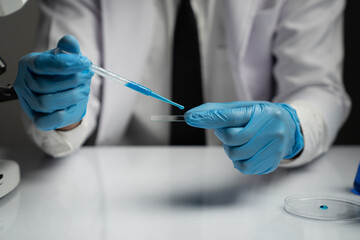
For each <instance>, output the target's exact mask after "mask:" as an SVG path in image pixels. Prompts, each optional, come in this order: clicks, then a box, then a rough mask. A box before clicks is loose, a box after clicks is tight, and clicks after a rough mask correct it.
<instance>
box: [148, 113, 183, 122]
mask: <svg viewBox="0 0 360 240" xmlns="http://www.w3.org/2000/svg"><path fill="white" fill-rule="evenodd" d="M150 121H152V122H185V119H184V115H152V116H150Z"/></svg>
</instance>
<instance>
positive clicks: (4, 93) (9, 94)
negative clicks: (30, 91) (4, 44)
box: [0, 57, 18, 102]
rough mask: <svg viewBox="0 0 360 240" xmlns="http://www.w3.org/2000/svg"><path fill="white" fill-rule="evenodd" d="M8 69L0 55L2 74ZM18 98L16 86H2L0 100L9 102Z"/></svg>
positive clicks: (0, 71) (0, 87) (0, 72)
mask: <svg viewBox="0 0 360 240" xmlns="http://www.w3.org/2000/svg"><path fill="white" fill-rule="evenodd" d="M5 71H6V63H5V61H4V60H2V59H1V57H0V75H1V74H3V73H4V72H5ZM15 99H18V96H17V95H16V92H15V90H14V87H13V86H12V85H10V84H9V85H7V86H0V102H7V101H10V100H15Z"/></svg>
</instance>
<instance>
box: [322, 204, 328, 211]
mask: <svg viewBox="0 0 360 240" xmlns="http://www.w3.org/2000/svg"><path fill="white" fill-rule="evenodd" d="M328 208H329V207H328V206H326V205H321V206H320V209H321V210H326V209H328Z"/></svg>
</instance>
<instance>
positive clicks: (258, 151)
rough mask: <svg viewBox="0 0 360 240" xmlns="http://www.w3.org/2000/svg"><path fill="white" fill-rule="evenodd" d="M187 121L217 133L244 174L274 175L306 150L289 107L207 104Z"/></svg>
mask: <svg viewBox="0 0 360 240" xmlns="http://www.w3.org/2000/svg"><path fill="white" fill-rule="evenodd" d="M185 120H186V123H187V124H189V125H190V126H193V127H198V128H205V129H215V130H214V132H215V135H216V136H217V137H218V138H219V139H220V140H221V141H222V142H223V146H224V149H225V152H226V154H227V155H228V156H229V158H230V159H231V160H232V161H233V163H234V167H235V168H236V169H238V170H239V171H240V172H242V173H244V174H266V173H270V172H272V171H274V170H275V169H276V168H277V167H278V165H279V163H280V161H281V160H282V159H290V158H293V157H294V156H295V155H296V154H298V153H299V152H300V151H301V150H302V149H303V146H304V141H303V136H302V134H301V129H300V123H299V120H298V117H297V115H296V112H295V110H294V109H293V108H292V107H290V106H289V105H287V104H279V103H270V102H230V103H206V104H203V105H200V106H198V107H195V108H193V109H191V110H189V111H188V112H186V113H185Z"/></svg>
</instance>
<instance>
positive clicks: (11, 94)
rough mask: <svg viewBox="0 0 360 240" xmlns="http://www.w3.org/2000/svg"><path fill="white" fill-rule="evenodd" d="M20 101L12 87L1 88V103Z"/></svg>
mask: <svg viewBox="0 0 360 240" xmlns="http://www.w3.org/2000/svg"><path fill="white" fill-rule="evenodd" d="M15 99H18V96H17V94H16V92H15V90H14V87H13V86H12V85H8V86H4V87H1V86H0V102H7V101H10V100H15Z"/></svg>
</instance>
